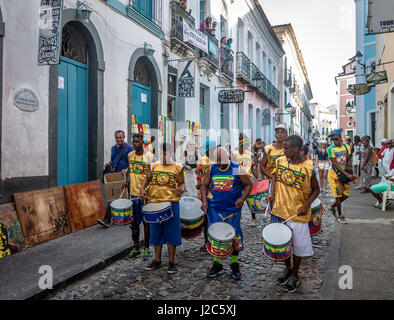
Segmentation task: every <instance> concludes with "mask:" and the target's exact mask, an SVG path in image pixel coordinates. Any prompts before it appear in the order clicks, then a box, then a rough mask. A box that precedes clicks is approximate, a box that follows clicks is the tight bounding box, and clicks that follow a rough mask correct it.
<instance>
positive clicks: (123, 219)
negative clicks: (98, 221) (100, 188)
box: [111, 199, 133, 226]
mask: <svg viewBox="0 0 394 320" xmlns="http://www.w3.org/2000/svg"><path fill="white" fill-rule="evenodd" d="M111 213H112V221H113V223H114V225H117V226H124V225H127V224H129V223H131V222H133V202H131V201H130V200H129V199H117V200H114V201H112V202H111Z"/></svg>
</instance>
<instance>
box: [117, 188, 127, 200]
mask: <svg viewBox="0 0 394 320" xmlns="http://www.w3.org/2000/svg"><path fill="white" fill-rule="evenodd" d="M125 190H126V188H123V191H122V193H121V195H120V197H119V199H120V198H122V196H123V193H124V191H125Z"/></svg>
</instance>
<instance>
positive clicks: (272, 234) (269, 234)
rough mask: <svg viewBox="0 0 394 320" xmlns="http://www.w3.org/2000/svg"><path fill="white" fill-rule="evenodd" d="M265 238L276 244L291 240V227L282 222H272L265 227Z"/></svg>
mask: <svg viewBox="0 0 394 320" xmlns="http://www.w3.org/2000/svg"><path fill="white" fill-rule="evenodd" d="M262 236H263V239H264V240H265V241H267V242H268V243H270V244H273V245H275V246H278V245H281V244H285V243H287V242H289V241H290V240H291V229H290V228H289V227H288V226H286V225H284V224H282V223H270V224H269V225H267V226H266V227H265V228H264V229H263V234H262Z"/></svg>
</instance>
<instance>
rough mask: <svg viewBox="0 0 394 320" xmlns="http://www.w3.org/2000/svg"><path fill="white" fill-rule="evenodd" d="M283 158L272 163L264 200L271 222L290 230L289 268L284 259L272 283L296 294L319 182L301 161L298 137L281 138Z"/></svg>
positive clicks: (308, 246)
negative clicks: (268, 209) (269, 202)
mask: <svg viewBox="0 0 394 320" xmlns="http://www.w3.org/2000/svg"><path fill="white" fill-rule="evenodd" d="M283 147H284V149H283V151H284V153H285V156H283V157H280V158H278V159H277V160H276V169H275V171H274V179H272V187H271V193H270V196H269V197H268V198H267V202H268V201H273V208H272V211H271V216H272V222H283V221H284V220H285V219H289V220H288V221H286V222H285V224H286V225H287V226H288V227H289V228H290V229H292V231H293V267H291V257H289V258H288V259H286V260H285V263H286V269H285V270H284V271H283V273H282V274H281V275H280V276H279V278H278V279H277V280H276V283H277V284H279V285H284V286H285V290H286V291H287V292H294V291H296V289H297V287H298V286H299V284H300V282H299V280H298V270H299V267H300V264H301V259H302V257H309V256H311V255H313V248H312V241H311V236H310V233H309V226H308V222H309V220H310V217H311V205H312V202H313V200H315V199H316V198H317V196H318V195H319V192H320V189H319V182H318V181H317V178H316V173H315V170H314V169H313V167H311V166H310V165H309V164H308V163H305V162H303V161H302V159H301V153H300V150H301V147H302V138H301V137H299V136H296V135H292V136H289V137H288V138H286V139H285V141H284V145H283Z"/></svg>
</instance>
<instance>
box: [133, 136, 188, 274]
mask: <svg viewBox="0 0 394 320" xmlns="http://www.w3.org/2000/svg"><path fill="white" fill-rule="evenodd" d="M159 151H160V153H159V159H160V161H157V162H154V163H152V165H151V167H150V170H149V172H148V173H147V175H146V178H145V180H144V181H143V183H142V185H141V189H140V193H141V199H142V200H145V199H146V198H148V201H149V202H170V203H171V206H172V211H173V214H174V217H173V218H172V219H169V220H167V221H165V222H163V223H154V224H152V225H151V226H150V242H151V244H152V245H153V246H154V248H155V258H154V259H153V260H152V262H151V263H150V264H149V265H148V266H146V267H145V270H154V269H158V268H160V267H161V252H162V248H163V244H167V248H168V270H167V271H168V273H170V274H171V273H175V272H176V267H175V262H174V258H175V249H176V246H179V245H181V244H182V240H181V220H180V214H179V200H180V199H181V194H182V193H183V191H184V190H185V181H184V175H183V166H182V164H180V163H176V162H174V161H173V160H172V156H173V152H172V145H171V144H169V143H163V144H162V145H161V147H160V150H159ZM148 186H149V192H147V191H146V188H147V187H148Z"/></svg>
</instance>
